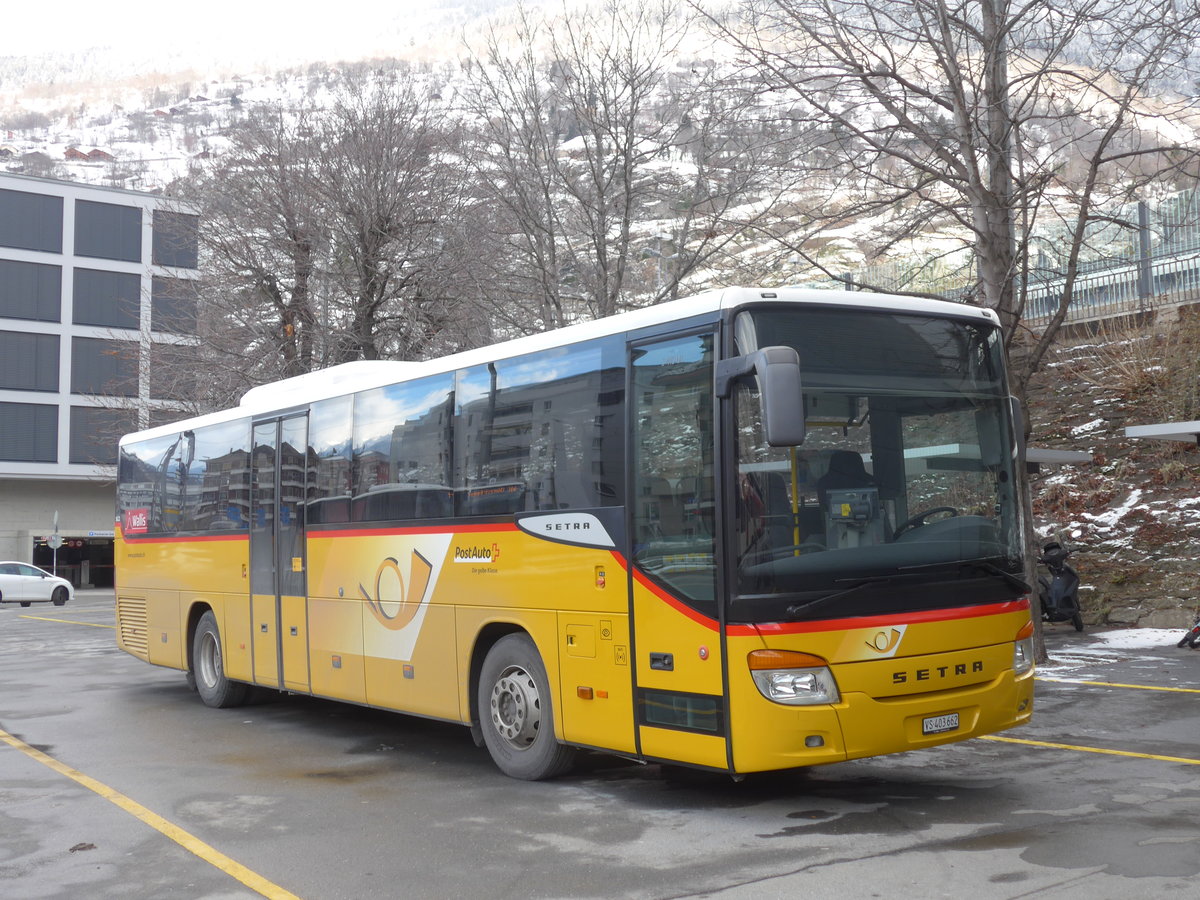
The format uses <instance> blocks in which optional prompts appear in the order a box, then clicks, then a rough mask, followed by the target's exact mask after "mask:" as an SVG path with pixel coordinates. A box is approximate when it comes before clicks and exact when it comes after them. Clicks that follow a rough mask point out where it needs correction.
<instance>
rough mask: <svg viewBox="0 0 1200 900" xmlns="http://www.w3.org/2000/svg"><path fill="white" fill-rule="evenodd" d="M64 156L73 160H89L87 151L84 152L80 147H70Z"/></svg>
mask: <svg viewBox="0 0 1200 900" xmlns="http://www.w3.org/2000/svg"><path fill="white" fill-rule="evenodd" d="M63 158H65V159H69V160H72V161H82V162H87V158H88V155H87V154H86V153H84V152H83V151H82V150H80V149H79V148H78V147H68V148H67V152H66V153H64V154H63Z"/></svg>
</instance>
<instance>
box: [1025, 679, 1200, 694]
mask: <svg viewBox="0 0 1200 900" xmlns="http://www.w3.org/2000/svg"><path fill="white" fill-rule="evenodd" d="M1036 677H1037V680H1038V681H1053V682H1056V683H1058V684H1090V685H1094V686H1096V687H1119V688H1132V689H1133V690H1135V691H1174V692H1175V693H1179V694H1200V688H1180V687H1160V686H1158V685H1153V684H1119V683H1118V682H1115V681H1076V680H1075V679H1073V678H1043V677H1042V676H1041V675H1038V676H1036Z"/></svg>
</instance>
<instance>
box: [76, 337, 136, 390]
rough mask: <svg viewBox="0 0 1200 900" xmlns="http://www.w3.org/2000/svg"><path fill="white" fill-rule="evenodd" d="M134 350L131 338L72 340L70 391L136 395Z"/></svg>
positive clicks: (134, 345) (78, 338)
mask: <svg viewBox="0 0 1200 900" xmlns="http://www.w3.org/2000/svg"><path fill="white" fill-rule="evenodd" d="M137 351H138V345H137V344H135V343H133V342H132V341H110V340H104V339H101V338H80V337H77V338H73V339H72V340H71V393H73V394H111V395H113V396H116V397H134V396H137Z"/></svg>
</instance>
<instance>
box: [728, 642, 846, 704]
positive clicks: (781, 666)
mask: <svg viewBox="0 0 1200 900" xmlns="http://www.w3.org/2000/svg"><path fill="white" fill-rule="evenodd" d="M748 662H749V664H750V674H751V676H752V677H753V678H754V683H755V684H756V685H757V686H758V690H759V692H760V693H762V695H763V696H764V697H766V698H767V699H768V700H773V701H774V702H775V703H785V704H787V705H789V706H815V705H817V704H824V703H837V702H838V700H839V699H840V698H839V695H838V689H837V682H836V681H834V679H833V672H831V671H830V670H829V665H828V663H827V662H826V661H825V660H823V659H821V657H819V656H813V655H812V654H811V653H798V652H796V651H793V650H755V651H753V652H752V653H750V655H749V657H748Z"/></svg>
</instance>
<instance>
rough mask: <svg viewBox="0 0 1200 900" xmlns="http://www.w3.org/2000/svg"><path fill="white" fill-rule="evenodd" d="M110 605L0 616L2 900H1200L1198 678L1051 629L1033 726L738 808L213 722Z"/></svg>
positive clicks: (341, 715)
mask: <svg viewBox="0 0 1200 900" xmlns="http://www.w3.org/2000/svg"><path fill="white" fill-rule="evenodd" d="M112 623H113V601H112V593H111V592H105V591H96V592H81V593H80V595H79V597H78V598H77V599H76V600H75V601H74V602H72V603H71V604H68V605H67V606H66V607H62V608H56V607H51V606H48V605H43V606H34V607H31V608H28V609H22V608H19V607H14V606H7V605H6V606H3V607H0V897H3V898H5V900H24V898H39V900H40V898H64V900H66V898H71V900H75V898H80V897H88V898H108V897H112V898H121V900H137V898H163V897H171V898H175V897H179V898H221V900H228V898H245V897H257V896H267V897H302V898H306V900H321V898H362V897H404V898H413V897H415V898H425V897H430V898H439V897H462V896H488V897H498V898H510V897H511V898H526V897H548V898H554V897H629V898H676V897H719V898H750V897H754V898H763V897H795V896H807V897H817V898H825V897H846V898H857V897H864V898H869V897H879V898H908V897H912V898H935V897H955V898H961V897H971V898H973V900H985V898H1026V897H1048V898H1076V897H1078V898H1088V900H1105V898H1114V900H1115V898H1122V900H1126V898H1131V897H1152V896H1155V897H1157V896H1173V897H1180V898H1190V897H1198V898H1200V727H1197V726H1198V724H1200V651H1189V650H1178V649H1176V648H1175V646H1174V641H1173V640H1172V637H1177V636H1175V635H1173V634H1172V633H1170V632H1158V633H1154V632H1136V633H1116V632H1110V633H1085V634H1082V635H1077V634H1076V633H1075V632H1074V631H1071V630H1070V629H1069V626H1068V628H1067V629H1066V630H1060V629H1057V628H1055V629H1054V630H1052V631H1051V632H1050V633H1049V636H1048V645H1049V647H1050V650H1051V655H1052V664H1051V665H1050V666H1048V667H1045V668H1043V669H1041V670H1040V671H1039V678H1040V681H1039V685H1038V694H1037V700H1036V709H1035V715H1034V721H1033V724H1031V725H1029V726H1027V727H1025V728H1022V729H1019V730H1016V731H1012V732H1008V733H1006V734H1004V735H1000V736H997V738H994V739H982V740H974V741H968V742H965V743H962V744H956V745H952V746H949V747H943V748H938V749H935V750H929V751H920V752H916V753H909V754H902V755H898V756H892V757H884V758H879V759H874V760H868V761H863V762H855V763H845V764H841V765H836V766H829V767H824V768H820V769H813V770H807V771H801V772H793V773H787V774H779V775H762V776H755V777H751V778H748V779H746V780H745V781H743V782H741V783H734V782H732V781H731V780H730V779H728V778H724V777H716V776H708V775H700V774H690V773H681V772H675V771H671V770H664V769H663V768H661V767H659V766H639V765H635V764H632V763H628V762H626V761H623V760H619V759H614V758H607V757H601V756H595V757H589V758H587V759H586V760H585V761H584V763H583V765H582V766H581V767H580V768H579V770H578V771H576V772H575V773H573V774H571V775H569V776H566V777H564V778H561V779H559V780H557V781H552V782H544V783H538V784H527V783H523V782H517V781H513V780H511V779H508V778H506V777H505V776H503V775H501V774H500V773H499V772H498V771H497V770H496V769H495V768H494V767H493V766H492V764H491V762H490V760H489V758H488V756H487V754H486V753H485V752H484V751H482V750H478V749H476V748H475V747H474V745H473V744H472V743H471V740H470V737H469V736H468V733H467V731H466V730H465V729H463V728H460V727H456V726H450V725H445V724H440V723H435V722H428V721H423V720H419V719H412V718H408V717H402V716H396V715H391V714H386V713H381V712H376V711H372V710H365V709H359V708H355V707H349V706H345V705H340V704H334V703H328V702H324V701H317V700H312V699H311V698H302V697H285V698H281V699H279V700H277V701H275V702H270V703H264V704H259V705H255V706H248V707H242V708H238V709H233V710H210V709H207V708H205V707H204V706H202V705H201V704H200V702H199V700H198V699H197V698H196V696H195V695H194V694H192V693H191V692H190V691H188V689H187V688H186V686H185V684H184V680H183V676H182V674H180V673H178V672H173V671H167V670H162V669H155V668H151V667H148V666H146V665H144V664H143V663H141V662H139V661H137V660H135V659H133V658H132V657H129V656H127V655H125V654H124V653H122V652H120V651H119V650H117V649H116V646H115V643H114V636H113V630H112Z"/></svg>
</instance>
